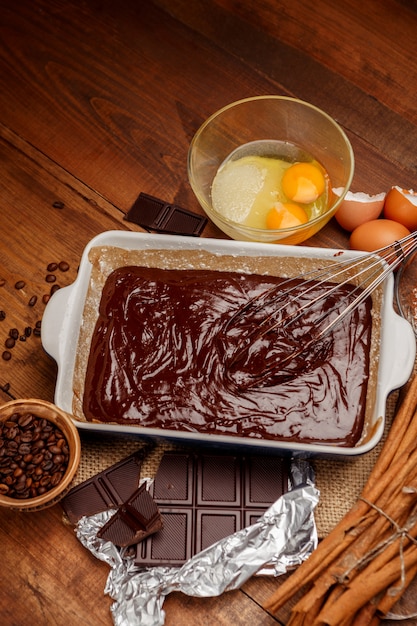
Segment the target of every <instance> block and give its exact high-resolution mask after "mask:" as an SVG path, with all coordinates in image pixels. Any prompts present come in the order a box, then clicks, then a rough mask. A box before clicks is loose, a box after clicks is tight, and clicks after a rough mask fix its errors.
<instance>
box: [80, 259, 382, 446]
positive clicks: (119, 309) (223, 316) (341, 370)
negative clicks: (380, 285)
mask: <svg viewBox="0 0 417 626" xmlns="http://www.w3.org/2000/svg"><path fill="white" fill-rule="evenodd" d="M282 283H283V279H281V278H276V277H271V276H257V275H248V274H239V273H237V272H224V271H213V270H210V271H204V270H189V271H188V270H163V269H155V268H145V267H135V266H131V267H123V268H120V269H117V270H115V271H114V272H113V273H112V274H111V275H110V276H109V278H108V279H107V281H106V284H105V286H104V289H103V292H102V297H101V302H100V309H99V317H98V320H97V323H96V327H95V330H94V333H93V337H92V342H91V349H90V355H89V360H88V366H87V374H86V380H85V390H84V399H83V409H84V415H85V417H86V419H87V420H89V421H93V420H97V421H100V422H113V423H118V424H137V425H140V426H144V427H156V428H166V429H171V430H181V431H198V432H200V433H202V434H209V433H215V434H228V435H239V436H243V437H256V438H264V439H274V440H285V441H296V442H302V443H311V442H316V443H320V444H332V445H339V446H352V445H354V444H355V442H356V441H357V440H358V439H359V437H360V434H361V432H362V428H363V420H364V413H365V397H366V391H367V379H368V373H369V346H370V338H371V302H370V301H366V303H364V304H362V305H360V306H359V307H358V308H357V309H356V310H355V311H354V312H353V313H352V314H351V315H349V316H347V317H346V318H345V319H344V320H343V321H342V322H341V323H339V324H338V325H337V326H336V327H335V328H334V329H333V330H332V332H331V333H329V334H328V335H326V336H325V337H324V338H323V339H321V340H319V341H317V342H315V343H314V344H313V345H312V346H311V347H309V348H308V350H306V351H305V352H303V353H302V354H297V356H295V357H294V358H292V356H291V355H292V354H294V353H299V349H300V346H301V347H302V346H303V345H306V344H307V343H308V342H309V341H310V339H311V336H312V333H314V332H315V331H316V330H317V328H319V327H320V326H321V325H323V324H325V323H326V322H325V321H324V320H323V312H324V311H329V312H330V313H329V315H336V314H337V312H338V311H341V310H343V309H344V308H345V307H346V305H347V304H348V302H349V301H350V300H351V299H352V298H353V295H352V288H351V287H350V286H344V287H342V286H340V287H338V289H337V290H336V291H335V293H333V294H330V295H328V296H327V297H326V298H325V299H324V300H323V301H322V304H321V306H320V307H319V308H318V309H309V311H308V313H306V314H305V315H303V316H302V317H300V318H299V319H296V320H295V322H294V323H292V324H289V325H287V326H285V325H284V327H283V326H282V325H280V326H278V327H277V328H275V329H273V330H271V331H270V332H266V333H265V334H263V335H262V336H260V335H257V334H255V336H254V337H252V336H251V333H252V331H253V330H254V329H257V328H258V327H259V324H260V323H261V322H262V320H263V319H265V316H267V315H268V313H270V312H271V311H270V310H269V309H268V307H260V308H259V309H257V308H256V307H252V306H251V304H250V302H251V300H252V299H253V298H255V299H256V298H258V297H260V296H261V295H262V294H263V293H264V292H265V291H266V290H270V289H273V290H275V291H277V298H278V299H277V301H276V302H275V303H274V305H273V307H274V309H273V311H272V313H273V315H272V317H273V318H274V319H276V316H277V315H282V313H279V312H277V311H279V308H280V303H281V302H282V298H287V296H286V293H287V288H288V286H287V285H285V287H282V288H281V289H280V285H281V284H282ZM291 283H292V285H294V286H295V287H294V289H295V291H293V292H292V294H293V295H296V299H295V300H294V301H293V302H287V304H286V305H285V307H284V309H283V310H284V311H285V314H284V315H286V314H287V312H288V311H289V310H290V309H291V308H292V307H297V308H298V307H299V306H300V303H303V302H304V301H306V300H307V299H311V298H313V297H314V296H316V295H317V294H319V293H323V290H328V287H329V283H324V284H318V285H317V286H316V287H315V288H314V290H313V291H312V292H309V293H308V294H307V293H306V289H305V284H304V283H303V282H302V281H298V280H296V279H293V280H292V281H291ZM248 303H249V304H248ZM274 316H275V317H274ZM325 317H326V316H325ZM326 319H327V318H326ZM287 357H288V358H287ZM283 359H284V360H285V362H284V364H283V366H281V365H280V362H281V361H282V360H283Z"/></svg>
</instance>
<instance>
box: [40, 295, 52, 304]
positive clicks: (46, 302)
mask: <svg viewBox="0 0 417 626" xmlns="http://www.w3.org/2000/svg"><path fill="white" fill-rule="evenodd" d="M50 297H51V296H50V295H49V293H44V294H43V296H42V302H43V303H44V304H48V302H49V299H50Z"/></svg>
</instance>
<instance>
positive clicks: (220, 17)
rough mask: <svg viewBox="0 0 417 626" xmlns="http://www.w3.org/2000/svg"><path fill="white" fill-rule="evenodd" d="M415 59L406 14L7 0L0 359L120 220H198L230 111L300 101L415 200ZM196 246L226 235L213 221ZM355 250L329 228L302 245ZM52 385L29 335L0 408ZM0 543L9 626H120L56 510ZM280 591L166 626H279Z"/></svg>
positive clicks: (200, 609)
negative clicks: (155, 216)
mask: <svg viewBox="0 0 417 626" xmlns="http://www.w3.org/2000/svg"><path fill="white" fill-rule="evenodd" d="M416 44H417V2H415V1H405V0H385V1H384V2H380V0H368V1H367V2H364V1H363V0H346V1H345V2H343V3H342V2H334V1H333V0H316V2H311V1H307V0H293V1H292V2H289V1H288V2H286V1H285V0H263V2H259V3H258V2H255V1H253V2H247V3H245V2H237V1H236V0H195V2H190V0H153V1H152V0H148V1H146V2H144V1H143V2H138V1H137V0H120V1H119V2H113V1H110V0H83V1H82V2H76V1H75V0H20V2H18V3H16V2H15V1H14V0H13V1H12V0H2V3H1V7H0V160H1V170H0V172H1V179H0V240H1V248H0V279H1V284H2V286H1V287H0V310H2V311H4V312H5V313H6V318H5V319H4V320H3V321H0V340H1V344H2V346H3V344H4V341H5V340H6V338H7V335H8V332H9V329H10V328H18V329H19V332H22V331H24V329H25V328H26V327H28V326H31V327H35V325H36V321H38V320H40V319H41V318H42V312H43V308H44V306H45V302H44V300H45V299H46V298H45V297H44V296H47V295H48V294H49V291H50V287H51V285H50V283H48V282H46V275H47V273H48V271H47V266H48V264H49V263H51V262H59V261H65V262H67V263H68V264H69V266H70V269H69V270H68V271H67V272H61V273H59V275H58V283H59V284H60V286H64V285H66V284H69V283H71V282H72V281H73V280H74V279H75V277H76V274H77V266H78V263H79V259H80V256H81V253H82V251H83V249H84V247H85V245H86V244H87V242H88V241H89V240H90V239H91V238H92V237H93V236H95V235H96V234H98V233H100V232H102V231H105V230H110V229H122V230H126V229H130V230H136V231H138V230H140V229H139V228H138V227H136V226H134V225H132V224H130V223H128V222H126V221H124V220H123V217H124V215H125V214H126V212H127V211H128V209H129V208H130V206H131V205H132V203H133V202H134V200H135V199H136V197H137V196H138V194H139V193H140V192H141V191H143V192H146V193H149V194H151V195H155V196H157V197H160V198H162V199H165V200H167V201H169V202H175V203H177V204H179V205H181V206H184V207H186V208H189V209H191V210H194V211H197V212H199V211H200V209H199V206H198V204H197V201H196V199H195V198H194V196H193V193H192V191H191V189H190V186H189V184H188V181H187V171H186V157H187V149H188V145H189V143H190V140H191V138H192V136H193V134H194V132H195V131H196V130H197V128H198V127H199V125H200V124H201V122H202V121H203V120H204V119H205V118H206V117H208V116H209V115H210V114H211V113H213V112H214V111H216V110H217V109H219V108H220V107H221V106H223V105H226V104H228V103H230V102H232V101H234V100H237V99H240V98H243V97H247V96H253V95H258V94H289V95H292V96H296V97H299V98H301V99H304V100H308V101H309V102H311V103H313V104H315V105H317V106H319V107H321V108H323V109H324V110H326V111H327V112H328V113H329V114H330V115H332V116H333V117H334V118H335V119H336V120H338V122H339V123H340V124H341V125H342V126H343V127H344V129H345V130H346V132H347V134H348V136H349V138H350V140H351V142H352V145H353V148H354V152H355V156H356V171H355V176H354V181H353V185H352V190H353V191H358V190H361V191H366V192H367V193H370V194H372V193H377V192H380V191H387V190H388V189H389V188H390V187H391V186H392V185H400V186H403V187H405V188H413V186H414V187H415V186H416V163H417V160H416V146H417V107H416V90H417V87H416V86H417V56H416V49H417V45H416ZM203 235H204V236H207V237H222V234H221V233H220V232H219V231H218V230H217V229H216V228H215V227H214V226H213V225H211V224H209V225H208V226H207V227H206V229H205V231H204V233H203ZM347 240H348V238H347V234H346V233H345V232H343V231H342V230H341V229H340V228H339V227H338V225H337V224H336V222H335V221H334V220H332V222H330V223H329V224H328V225H327V226H326V227H325V229H324V230H323V231H322V232H321V233H320V234H318V235H317V236H315V237H314V238H313V239H311V240H310V241H309V242H308V245H322V246H342V247H345V246H346V245H347ZM19 280H22V281H24V282H25V286H24V288H22V289H16V288H15V284H16V282H17V281H19ZM3 281H4V282H3ZM32 296H37V301H36V304H34V305H33V306H30V305H29V302H30V300H31V298H32ZM32 303H33V300H32ZM55 377H56V367H55V364H54V362H53V361H52V360H51V359H50V358H49V357H48V356H47V355H46V354H45V352H44V351H43V349H42V346H41V342H40V339H39V337H36V336H33V334H32V335H31V336H30V337H29V338H27V340H26V341H18V342H17V345H16V346H15V347H14V348H13V350H12V358H11V359H10V360H9V361H5V360H3V359H0V401H2V402H6V401H8V400H11V399H13V398H24V397H39V398H43V399H46V400H53V395H54V384H55ZM0 545H1V580H2V582H1V596H0V623H1V624H2V625H5V626H7V625H12V624H14V625H19V626H26V625H29V624H30V625H32V624H39V625H43V624H54V625H58V626H59V625H61V624H62V625H64V624H68V625H72V624H74V625H75V624H76V625H78V624H85V625H92V626H93V625H94V626H97V625H98V624H103V625H108V624H111V623H112V620H111V616H110V611H109V607H110V604H111V601H110V599H109V598H108V597H107V596H104V595H103V590H104V585H105V581H106V578H107V574H108V568H107V566H106V565H104V564H103V563H101V562H98V561H96V560H95V559H94V558H93V557H92V556H91V555H90V554H89V553H88V552H87V551H86V550H85V549H84V548H82V546H81V545H80V544H79V542H78V541H77V539H76V538H75V536H74V535H73V532H72V530H71V529H70V528H68V527H67V526H65V525H64V524H63V523H62V514H61V509H60V507H59V506H55V507H54V508H52V509H50V510H47V511H44V512H39V513H36V514H30V515H23V514H13V513H11V512H9V511H7V510H2V511H1V512H0ZM277 584H279V583H278V582H277V581H276V580H271V579H269V578H253V579H251V580H250V581H249V582H248V583H246V584H245V585H244V586H243V588H242V589H241V590H239V591H236V592H233V593H229V594H224V595H223V596H221V597H219V598H213V599H192V598H188V597H185V596H182V595H181V594H172V595H171V596H169V597H168V598H167V600H166V602H165V605H164V608H165V610H166V624H167V625H168V626H171V625H174V624H188V623H190V624H191V623H192V624H194V625H198V624H204V625H205V626H208V625H213V626H214V625H216V626H218V625H220V624H225V625H226V624H249V623H253V624H257V625H263V626H267V625H272V624H275V623H285V620H286V617H287V616H288V609H285V610H283V611H282V612H281V614H280V615H279V616H278V617H277V618H275V617H272V616H271V615H268V614H267V613H266V612H264V611H263V610H262V608H261V606H260V605H261V604H262V602H263V601H265V600H266V598H267V597H269V596H270V595H271V593H272V592H273V590H274V589H275V588H276V585H277ZM413 602H414V605H415V606H417V601H415V600H414V601H413V599H411V600H410V603H411V606H412V604H413ZM414 610H416V609H414Z"/></svg>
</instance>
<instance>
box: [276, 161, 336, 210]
mask: <svg viewBox="0 0 417 626" xmlns="http://www.w3.org/2000/svg"><path fill="white" fill-rule="evenodd" d="M325 186H326V181H325V179H324V175H323V173H322V172H321V171H320V170H319V168H318V167H317V166H316V165H313V164H312V163H295V164H294V165H291V167H289V168H288V169H287V170H286V171H285V172H284V176H283V177H282V190H283V192H284V193H285V195H286V196H287V198H289V200H292V201H293V202H301V203H302V204H309V203H310V202H315V201H316V200H317V198H318V197H319V196H321V194H322V193H323V192H324V189H325Z"/></svg>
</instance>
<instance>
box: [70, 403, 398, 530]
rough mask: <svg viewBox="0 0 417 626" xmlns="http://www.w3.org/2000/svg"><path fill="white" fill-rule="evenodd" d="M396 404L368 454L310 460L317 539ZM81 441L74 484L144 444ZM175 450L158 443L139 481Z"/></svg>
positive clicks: (367, 466) (352, 497)
mask: <svg viewBox="0 0 417 626" xmlns="http://www.w3.org/2000/svg"><path fill="white" fill-rule="evenodd" d="M397 400H398V392H394V393H392V394H391V395H390V396H389V398H388V402H387V411H386V428H385V433H384V436H383V438H382V440H381V442H380V443H379V444H378V445H377V446H376V447H375V448H374V449H373V450H372V451H371V452H369V453H368V454H365V455H362V456H359V457H356V458H354V459H347V460H346V459H344V460H340V461H339V460H337V461H333V460H328V459H315V460H311V463H312V465H313V467H314V470H315V473H316V486H317V488H318V489H319V490H320V499H319V504H318V506H317V508H316V511H315V517H316V524H317V531H318V535H319V537H320V538H323V537H325V536H326V535H327V534H328V533H329V532H330V531H331V530H332V528H333V527H334V526H335V525H336V524H337V523H338V522H339V521H340V520H341V519H342V517H343V516H344V515H345V513H346V512H347V511H348V510H349V509H350V508H351V506H352V505H353V504H354V503H355V501H356V500H357V498H358V496H359V495H360V494H361V492H362V489H363V487H364V485H365V484H366V481H367V479H368V476H369V473H370V471H371V469H372V467H373V466H374V464H375V461H376V459H377V458H378V456H379V454H380V451H381V448H382V446H383V443H384V441H385V438H386V434H387V432H388V430H389V427H390V425H391V423H392V420H393V417H394V414H395V407H396V404H397ZM81 440H82V452H81V462H80V466H79V470H78V473H77V476H76V479H75V484H79V483H80V482H82V481H84V480H86V479H87V478H90V477H91V476H93V475H94V474H97V473H98V472H100V471H102V470H104V469H106V468H107V467H109V466H110V465H112V464H113V463H116V462H117V461H119V460H121V459H123V458H124V457H125V456H127V455H129V454H131V453H132V452H135V451H136V450H138V449H139V448H141V447H142V446H143V445H144V441H143V440H142V439H140V438H137V437H131V438H130V437H120V438H115V437H113V436H111V437H110V436H106V435H94V434H91V433H86V432H82V433H81ZM175 447H178V446H176V445H174V444H172V443H169V442H162V441H161V442H158V443H157V444H156V446H155V448H154V449H153V450H152V452H151V453H150V454H149V455H148V456H147V458H146V460H145V462H144V463H143V465H142V471H141V475H142V478H153V476H155V473H156V470H157V468H158V465H159V462H160V459H161V457H162V455H163V453H164V452H165V451H166V450H171V449H173V448H175Z"/></svg>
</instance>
